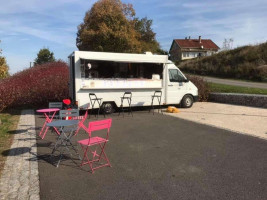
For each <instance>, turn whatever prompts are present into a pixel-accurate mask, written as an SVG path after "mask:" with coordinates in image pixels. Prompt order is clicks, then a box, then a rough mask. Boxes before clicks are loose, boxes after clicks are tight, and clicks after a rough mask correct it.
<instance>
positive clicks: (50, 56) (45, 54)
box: [34, 48, 55, 65]
mask: <svg viewBox="0 0 267 200" xmlns="http://www.w3.org/2000/svg"><path fill="white" fill-rule="evenodd" d="M54 61H55V57H54V53H53V52H50V50H49V49H48V48H43V49H40V51H39V53H38V54H37V58H36V59H35V62H34V65H41V64H44V63H47V62H54Z"/></svg>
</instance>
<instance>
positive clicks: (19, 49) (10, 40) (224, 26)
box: [0, 0, 267, 73]
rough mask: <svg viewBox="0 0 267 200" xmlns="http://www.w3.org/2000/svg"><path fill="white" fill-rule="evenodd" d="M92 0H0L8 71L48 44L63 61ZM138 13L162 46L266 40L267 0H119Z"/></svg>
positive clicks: (27, 61) (0, 30) (25, 64)
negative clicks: (201, 41) (180, 42)
mask: <svg viewBox="0 0 267 200" xmlns="http://www.w3.org/2000/svg"><path fill="white" fill-rule="evenodd" d="M95 2H96V1H95V0H45V1H44V0H21V1H18V0H9V1H6V0H0V5H1V7H0V40H1V41H2V42H1V43H0V48H1V49H2V50H3V56H5V57H6V59H7V63H8V65H9V67H10V72H11V73H15V72H17V71H20V70H23V69H25V68H27V67H29V65H30V62H33V61H34V59H35V58H36V55H37V53H38V51H39V50H40V49H41V48H43V47H48V48H49V49H50V50H51V51H53V52H54V54H55V57H56V59H62V60H65V61H66V60H67V56H68V55H69V54H70V53H71V52H72V51H74V50H77V48H76V33H77V26H78V25H79V24H80V23H81V22H82V21H83V17H84V15H85V12H86V11H87V10H89V9H90V8H91V6H92V4H93V3H95ZM123 2H124V3H131V4H133V6H134V9H135V10H136V15H137V17H140V18H142V17H148V18H149V19H152V20H153V30H154V31H155V32H156V33H157V40H158V41H159V42H160V45H161V47H162V48H163V49H165V50H169V48H170V45H171V43H172V40H173V39H174V38H175V39H178V38H185V37H186V36H191V38H198V36H199V35H201V36H202V38H209V39H212V40H213V41H214V42H215V43H216V44H217V45H218V46H220V47H221V46H222V43H223V40H224V38H233V39H234V43H233V46H234V47H237V46H243V45H247V44H257V43H261V42H265V41H267V34H266V33H267V23H266V20H267V12H266V10H267V1H266V0H253V1H251V0H224V1H221V0H202V1H199V0H164V1H162V0H123Z"/></svg>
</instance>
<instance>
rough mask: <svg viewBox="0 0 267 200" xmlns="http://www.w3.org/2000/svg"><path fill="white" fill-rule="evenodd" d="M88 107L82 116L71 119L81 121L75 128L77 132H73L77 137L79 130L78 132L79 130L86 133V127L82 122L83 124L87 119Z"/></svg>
mask: <svg viewBox="0 0 267 200" xmlns="http://www.w3.org/2000/svg"><path fill="white" fill-rule="evenodd" d="M89 107H90V104H88V106H87V108H86V111H85V114H84V116H79V117H73V119H77V120H81V121H80V122H79V124H78V128H77V130H76V132H75V134H74V135H77V134H78V132H79V130H80V129H81V128H82V129H84V130H85V131H86V132H87V127H86V126H85V125H84V122H85V120H86V119H87V117H88V110H89Z"/></svg>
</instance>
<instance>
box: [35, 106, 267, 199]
mask: <svg viewBox="0 0 267 200" xmlns="http://www.w3.org/2000/svg"><path fill="white" fill-rule="evenodd" d="M101 119H103V118H102V117H101ZM43 120H44V118H42V116H41V115H36V126H37V127H40V126H41V125H42V124H43ZM90 120H96V119H95V118H94V117H93V118H91V119H90ZM37 132H38V130H37ZM86 137H87V135H86V134H85V132H83V131H81V132H79V134H78V135H77V136H75V137H73V139H74V141H75V140H80V139H82V138H86ZM55 140H56V136H55V134H54V133H51V132H48V133H47V136H46V137H45V139H44V140H41V139H38V141H37V146H38V159H39V176H40V190H41V192H40V195H41V199H114V200H115V199H164V200H165V199H227V200H228V199H249V200H251V199H254V200H256V199H265V198H266V196H267V188H266V184H267V178H266V174H267V168H266V164H267V141H266V140H263V139H259V138H255V137H252V136H248V135H243V134H237V133H234V132H231V131H227V130H224V129H219V128H215V127H212V126H207V125H204V124H199V123H194V122H191V121H188V120H184V119H180V118H176V117H171V116H168V115H166V114H164V115H161V114H155V115H152V114H151V113H150V114H149V113H148V112H146V111H138V112H134V117H130V116H126V117H125V118H122V117H118V116H117V115H116V114H114V115H113V116H112V128H111V132H110V141H109V142H108V144H107V147H106V153H107V156H108V157H109V159H110V162H111V164H112V168H109V167H105V168H101V169H99V170H97V171H96V172H95V173H94V174H91V173H89V166H83V167H82V168H80V167H79V164H80V160H79V159H78V157H77V156H75V154H73V159H71V158H70V157H69V156H66V157H65V159H64V160H63V161H62V162H61V163H60V166H59V167H58V168H56V167H55V166H54V165H53V159H52V160H51V159H50V158H49V155H50V153H51V151H52V150H51V148H52V144H53V143H54V142H55ZM78 148H79V147H78ZM79 152H80V153H82V152H81V151H80V150H79Z"/></svg>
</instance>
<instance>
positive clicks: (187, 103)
mask: <svg viewBox="0 0 267 200" xmlns="http://www.w3.org/2000/svg"><path fill="white" fill-rule="evenodd" d="M193 103H194V100H193V97H192V96H191V95H185V96H184V97H183V99H182V107H183V108H191V107H192V105H193Z"/></svg>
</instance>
